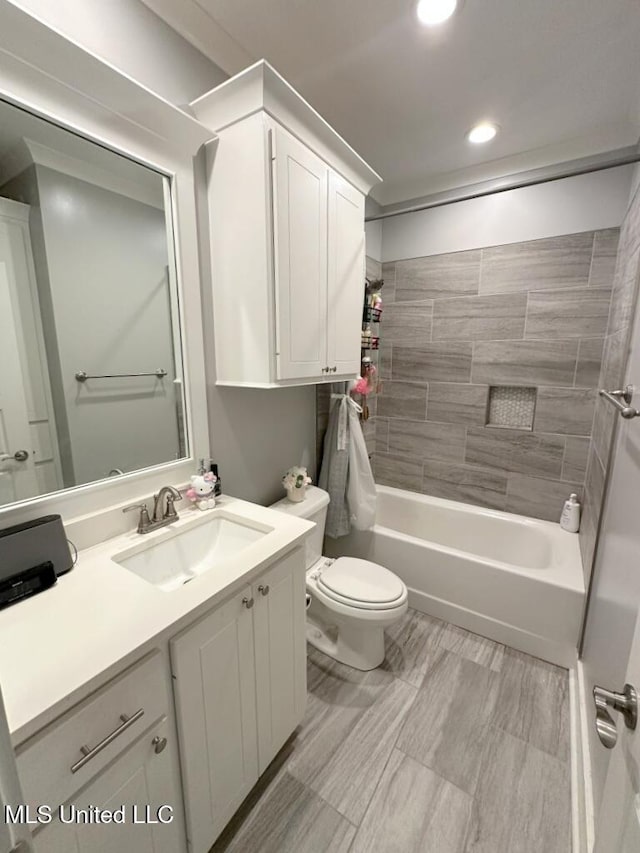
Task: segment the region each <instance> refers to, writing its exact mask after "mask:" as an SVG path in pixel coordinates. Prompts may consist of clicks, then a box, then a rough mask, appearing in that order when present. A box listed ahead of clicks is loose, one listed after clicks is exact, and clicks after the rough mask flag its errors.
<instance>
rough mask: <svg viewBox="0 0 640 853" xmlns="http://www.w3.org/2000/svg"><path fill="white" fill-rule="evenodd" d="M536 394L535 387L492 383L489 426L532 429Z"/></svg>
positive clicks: (488, 414) (488, 415) (488, 413)
mask: <svg viewBox="0 0 640 853" xmlns="http://www.w3.org/2000/svg"><path fill="white" fill-rule="evenodd" d="M536 396H537V392H536V389H535V388H523V387H520V386H518V385H492V386H491V387H490V388H489V409H488V412H487V426H494V427H512V428H513V429H526V430H532V429H533V419H534V416H535V412H536Z"/></svg>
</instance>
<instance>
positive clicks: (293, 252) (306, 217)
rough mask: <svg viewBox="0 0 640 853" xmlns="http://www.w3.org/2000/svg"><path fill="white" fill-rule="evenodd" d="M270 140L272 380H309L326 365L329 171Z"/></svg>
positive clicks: (290, 144)
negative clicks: (274, 358)
mask: <svg viewBox="0 0 640 853" xmlns="http://www.w3.org/2000/svg"><path fill="white" fill-rule="evenodd" d="M272 140H273V142H274V143H275V144H274V148H273V150H274V153H275V157H274V159H273V210H274V229H273V230H274V262H275V263H274V269H275V293H276V302H275V308H276V311H275V315H276V341H277V351H276V356H277V362H276V371H277V378H278V379H285V380H286V379H307V378H309V379H311V380H315V379H316V378H317V377H318V376H320V375H321V374H322V373H326V372H327V371H326V365H327V364H328V362H327V341H326V338H327V307H328V306H327V302H328V299H327V201H328V199H327V186H328V183H329V181H328V176H329V170H328V169H327V166H326V164H325V163H323V161H322V160H321V159H320V158H319V157H316V155H315V154H314V153H313V152H312V151H310V150H309V149H308V148H307V147H306V146H305V145H302V143H300V142H298V140H297V139H295V138H294V137H293V136H290V135H289V134H288V133H285V132H284V131H283V130H282V129H281V128H274V130H273V136H272ZM214 310H215V307H214Z"/></svg>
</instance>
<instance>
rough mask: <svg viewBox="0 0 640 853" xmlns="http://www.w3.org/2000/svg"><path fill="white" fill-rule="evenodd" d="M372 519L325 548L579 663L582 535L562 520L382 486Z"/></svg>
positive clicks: (423, 599) (412, 597) (459, 619)
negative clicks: (371, 524)
mask: <svg viewBox="0 0 640 853" xmlns="http://www.w3.org/2000/svg"><path fill="white" fill-rule="evenodd" d="M377 491H378V509H377V514H376V524H375V527H374V528H373V530H372V531H368V532H366V533H361V532H356V531H354V532H352V533H351V534H350V535H349V536H346V537H343V538H341V539H337V540H332V539H328V538H327V540H326V543H325V547H326V550H325V553H326V554H327V555H328V556H334V557H336V556H341V555H347V556H352V557H363V558H364V559H368V560H373V561H374V562H376V563H380V564H381V565H383V566H386V567H387V568H388V569H391V571H393V572H395V573H396V574H397V575H398V576H399V577H401V578H402V580H403V581H404V582H405V583H406V585H407V587H408V588H409V604H410V606H411V607H414V608H415V609H416V610H420V611H422V612H423V613H428V614H430V615H431V616H437V617H439V618H441V619H445V620H447V621H448V622H452V623H453V624H455V625H459V626H460V627H462V628H466V629H467V630H469V631H474V632H475V633H478V634H482V635H483V636H485V637H489V638H491V639H492V640H496V641H498V642H500V643H505V644H507V645H509V646H512V647H513V648H516V649H520V650H521V651H524V652H528V653H529V654H532V655H535V656H537V657H540V658H543V659H545V660H548V661H551V662H552V663H556V664H559V665H561V666H572V665H574V664H575V659H576V648H577V645H578V640H579V636H580V625H581V621H582V613H583V609H584V604H585V588H584V579H583V573H582V561H581V558H580V549H579V545H578V537H577V535H576V534H572V533H567V532H565V531H564V530H562V529H561V528H560V525H558V524H552V523H551V522H548V521H538V520H536V519H531V518H525V517H524V516H520V515H512V514H511V513H507V512H498V511H496V510H490V509H482V508H480V507H476V506H472V505H470V504H463V503H457V502H455V501H448V500H443V499H441V498H433V497H430V496H428V495H419V494H414V493H413V492H406V491H403V490H402V489H393V488H390V487H388V486H378V489H377Z"/></svg>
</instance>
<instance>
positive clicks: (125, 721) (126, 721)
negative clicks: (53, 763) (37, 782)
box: [71, 708, 144, 773]
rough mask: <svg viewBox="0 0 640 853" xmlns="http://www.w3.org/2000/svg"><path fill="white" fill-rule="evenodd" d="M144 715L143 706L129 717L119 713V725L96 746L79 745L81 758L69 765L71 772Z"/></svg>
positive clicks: (82, 765) (75, 771)
mask: <svg viewBox="0 0 640 853" xmlns="http://www.w3.org/2000/svg"><path fill="white" fill-rule="evenodd" d="M143 716H144V708H140V709H139V710H137V711H136V712H135V714H133V716H131V717H127V715H126V714H120V719H121V720H122V723H121V725H119V726H118V728H117V729H114V730H113V731H112V732H111V734H108V735H107V736H106V738H104V740H101V741H100V743H99V744H98V745H97V746H94V747H90V746H81V747H80V752H81V753H82V758H80V759H79V760H78V761H76V763H75V764H72V765H71V772H72V773H77V772H78V770H81V769H82V768H83V767H84V766H85V764H87V763H88V762H89V761H91V759H92V758H95V757H96V755H98V753H99V752H102V750H103V749H106V748H107V747H108V746H109V744H111V743H113V742H114V740H115V739H116V738H118V737H120V735H121V734H122V733H123V732H126V730H127V729H128V728H130V727H131V726H132V725H133V724H134V723H137V722H138V720H139V719H140V717H143Z"/></svg>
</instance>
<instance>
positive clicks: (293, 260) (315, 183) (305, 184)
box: [272, 127, 329, 379]
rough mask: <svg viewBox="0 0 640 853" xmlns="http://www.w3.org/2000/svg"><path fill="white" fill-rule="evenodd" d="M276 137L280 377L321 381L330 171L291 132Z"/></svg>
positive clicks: (277, 130) (275, 131) (276, 131)
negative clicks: (317, 379) (319, 379)
mask: <svg viewBox="0 0 640 853" xmlns="http://www.w3.org/2000/svg"><path fill="white" fill-rule="evenodd" d="M272 133H273V134H274V140H273V141H274V152H275V158H274V161H273V163H274V166H273V169H274V178H273V191H274V199H273V203H274V263H275V293H276V342H277V343H276V346H277V356H276V366H277V369H276V373H277V378H278V379H305V378H322V377H323V376H324V375H325V373H324V372H323V368H324V367H326V365H327V364H328V362H327V344H326V341H327V338H326V325H327V181H328V172H329V170H328V166H327V165H326V164H325V163H323V161H322V160H320V158H319V157H316V155H315V154H313V152H311V151H310V150H309V149H308V148H307V147H306V146H304V145H302V143H300V142H298V140H297V139H294V138H293V137H292V136H290V135H289V134H288V133H285V132H284V131H283V130H281V129H280V128H278V127H275V128H274V129H273V131H272Z"/></svg>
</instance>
